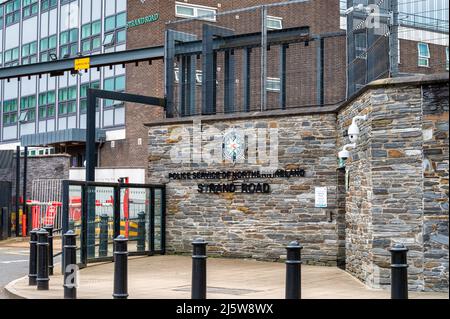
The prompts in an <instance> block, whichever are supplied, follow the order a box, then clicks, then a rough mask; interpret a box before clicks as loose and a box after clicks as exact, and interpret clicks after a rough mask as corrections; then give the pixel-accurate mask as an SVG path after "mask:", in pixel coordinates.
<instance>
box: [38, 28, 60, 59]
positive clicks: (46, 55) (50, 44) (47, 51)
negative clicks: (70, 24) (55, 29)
mask: <svg viewBox="0 0 450 319" xmlns="http://www.w3.org/2000/svg"><path fill="white" fill-rule="evenodd" d="M52 57H53V58H52ZM54 59H56V34H55V35H52V36H50V37H47V38H43V39H42V40H41V62H47V61H50V60H54Z"/></svg>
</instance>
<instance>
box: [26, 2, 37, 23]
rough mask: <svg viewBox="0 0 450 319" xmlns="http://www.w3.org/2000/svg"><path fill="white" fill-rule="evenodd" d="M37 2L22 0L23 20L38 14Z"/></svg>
mask: <svg viewBox="0 0 450 319" xmlns="http://www.w3.org/2000/svg"><path fill="white" fill-rule="evenodd" d="M38 6H39V4H38V0H23V8H22V12H23V18H24V19H26V18H28V17H31V16H33V15H36V14H37V13H38V8H39V7H38Z"/></svg>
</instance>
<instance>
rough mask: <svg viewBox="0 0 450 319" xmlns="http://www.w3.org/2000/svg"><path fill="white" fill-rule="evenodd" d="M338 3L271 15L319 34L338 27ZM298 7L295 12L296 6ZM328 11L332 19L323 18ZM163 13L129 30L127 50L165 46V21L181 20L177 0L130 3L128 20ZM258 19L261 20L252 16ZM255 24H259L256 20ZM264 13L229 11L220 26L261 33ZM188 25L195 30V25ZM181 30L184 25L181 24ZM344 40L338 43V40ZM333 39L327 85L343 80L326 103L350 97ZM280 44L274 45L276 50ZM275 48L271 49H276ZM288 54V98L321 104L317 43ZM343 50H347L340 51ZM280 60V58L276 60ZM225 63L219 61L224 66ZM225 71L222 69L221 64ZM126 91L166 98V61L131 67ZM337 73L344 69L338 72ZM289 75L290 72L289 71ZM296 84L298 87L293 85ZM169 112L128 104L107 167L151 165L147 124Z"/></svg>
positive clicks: (271, 97)
mask: <svg viewBox="0 0 450 319" xmlns="http://www.w3.org/2000/svg"><path fill="white" fill-rule="evenodd" d="M186 2H187V3H193V4H198V5H206V6H211V7H216V8H217V10H218V12H219V13H220V12H224V11H229V10H232V9H236V8H243V7H251V6H255V5H260V4H262V3H274V2H278V1H274V0H273V1H261V0H245V1H237V0H232V1H224V2H217V1H211V0H196V1H186ZM338 6H339V4H338V1H333V2H331V3H330V1H325V0H320V1H309V2H306V3H304V4H298V5H290V6H285V7H281V8H273V9H270V10H269V15H274V16H282V17H283V24H284V26H285V27H289V26H309V27H310V28H311V33H314V34H320V33H324V32H331V31H337V30H339V10H338ZM293 8H295V10H293ZM299 12H307V13H308V14H299ZM324 12H327V14H326V16H327V18H326V19H324V18H319V17H322V16H323V15H324ZM154 13H159V15H160V18H159V20H158V21H156V22H153V23H150V24H145V25H141V26H138V27H134V28H129V29H128V30H127V49H135V48H140V47H145V46H155V45H163V44H164V31H165V30H166V24H165V23H166V22H168V21H173V20H176V19H179V18H176V17H175V2H173V1H159V0H155V1H146V2H145V3H144V4H142V3H141V2H140V1H128V20H129V21H131V20H133V19H137V18H141V17H145V16H147V15H150V14H154ZM252 19H256V20H254V21H253V20H252ZM255 22H256V23H255ZM259 22H260V18H259V15H258V14H257V16H255V17H252V18H249V19H248V20H246V16H245V14H241V17H240V20H238V23H236V19H235V15H229V16H226V17H221V18H219V19H218V24H220V25H224V26H229V27H231V26H233V28H234V29H235V30H236V32H238V33H242V32H252V31H253V32H254V31H255V30H257V31H259V30H260V27H259V24H260V23H259ZM171 27H173V28H175V27H174V26H171ZM186 27H187V28H189V29H191V28H194V27H193V26H192V23H190V24H189V25H188V26H186ZM180 28H182V27H180ZM336 41H337V42H339V43H337V42H336ZM332 42H333V41H330V42H329V43H328V41H327V51H329V53H327V56H326V65H330V66H331V65H333V66H334V69H333V70H330V72H328V73H327V74H326V79H325V81H326V84H327V83H330V81H336V78H341V80H339V81H337V83H339V85H333V86H328V85H326V88H327V89H326V93H325V99H326V103H336V102H339V101H341V100H342V96H345V87H344V86H345V68H343V65H344V64H345V57H344V56H342V55H337V56H336V55H333V56H331V52H334V50H332V48H333V47H334V46H335V45H336V44H339V45H344V44H345V41H344V40H343V39H342V40H334V43H332ZM275 49H276V48H274V51H276V50H275ZM256 51H257V50H255V55H254V59H253V62H252V63H253V64H254V65H252V70H255V71H254V72H253V74H252V79H255V80H254V81H252V83H253V84H252V92H255V93H254V94H253V96H252V101H253V103H255V107H258V105H259V99H260V93H258V92H259V91H260V89H258V86H259V82H260V81H259V80H258V76H259V71H258V68H259V56H258V53H257V52H256ZM274 51H272V52H274ZM289 52H290V53H288V59H289V61H288V84H289V85H288V87H287V96H288V99H289V96H291V100H288V104H289V105H292V106H300V105H314V104H317V100H316V97H317V91H316V89H315V86H316V81H315V80H311V74H314V72H315V68H316V62H315V61H316V60H315V59H316V51H315V49H314V44H311V47H309V48H304V47H303V44H302V45H294V46H293V47H292V48H291V49H289ZM340 52H344V53H345V50H340ZM278 60H279V58H278V54H277V53H276V52H275V53H272V54H271V53H270V51H269V62H270V61H272V62H273V63H272V64H275V63H278ZM274 61H275V62H274ZM237 65H238V67H237V70H236V77H237V79H240V78H241V77H240V75H241V73H242V72H241V63H240V60H238V61H237ZM218 66H219V67H220V62H219V65H218ZM197 69H201V60H199V61H198V66H197ZM222 69H223V68H222ZM126 70H127V71H126V76H127V88H126V90H127V92H130V93H136V94H144V95H149V96H156V97H164V66H163V62H162V61H155V62H153V64H152V65H148V64H147V63H141V64H139V66H138V67H136V66H135V65H127V69H126ZM335 71H337V72H339V74H338V75H336V74H335ZM220 73H221V72H220V71H219V73H218V79H219V81H221V80H222V75H221V74H220ZM272 73H273V74H269V76H275V77H278V72H276V71H274V72H272ZM289 73H290V74H289ZM298 83H301V86H300V87H301V89H302V92H301V94H299V92H298V87H299V86H298V85H297V84H298ZM294 86H295V87H294ZM240 89H241V88H240V85H239V84H237V85H236V97H237V101H236V106H237V108H239V107H240V106H241V104H242V103H240V101H241V100H240V98H241V96H242V95H241V91H240ZM197 91H198V92H197V93H198V94H197V95H198V97H197V109H199V110H200V105H201V102H200V101H201V98H200V96H201V95H200V89H198V90H197ZM221 94H222V92H221V91H220V90H219V91H218V110H220V109H221V108H222V109H223V106H221V102H220V101H221V100H222V98H221ZM278 96H279V94H278V93H268V101H269V104H268V108H269V109H272V108H277V107H278V105H279V103H278ZM163 116H164V113H163V110H162V109H161V108H159V107H156V106H142V105H137V104H133V103H127V104H126V139H125V140H121V141H115V147H114V148H112V147H111V143H110V142H107V143H106V144H105V145H104V146H103V147H102V151H101V152H102V155H101V157H102V165H104V166H144V165H145V163H146V155H147V154H146V147H145V145H147V141H146V140H147V134H146V130H145V129H144V127H143V125H142V124H143V123H145V122H148V121H150V120H153V119H156V118H162V117H163ZM138 139H142V145H138Z"/></svg>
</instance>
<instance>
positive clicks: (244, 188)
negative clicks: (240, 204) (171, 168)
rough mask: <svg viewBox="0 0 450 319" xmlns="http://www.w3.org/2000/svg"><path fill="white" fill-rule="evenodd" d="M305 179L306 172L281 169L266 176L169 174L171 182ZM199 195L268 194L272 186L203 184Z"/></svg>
mask: <svg viewBox="0 0 450 319" xmlns="http://www.w3.org/2000/svg"><path fill="white" fill-rule="evenodd" d="M291 177H305V170H303V169H296V170H283V169H279V170H277V171H275V172H273V173H269V174H264V173H261V172H260V171H214V172H181V173H169V179H170V180H195V179H201V180H213V179H226V180H231V181H236V180H248V179H269V178H291ZM197 191H198V192H199V193H202V194H204V193H214V194H219V193H246V194H257V193H262V194H268V193H270V185H269V184H268V183H248V182H243V183H235V182H232V183H225V184H224V183H201V184H198V185H197Z"/></svg>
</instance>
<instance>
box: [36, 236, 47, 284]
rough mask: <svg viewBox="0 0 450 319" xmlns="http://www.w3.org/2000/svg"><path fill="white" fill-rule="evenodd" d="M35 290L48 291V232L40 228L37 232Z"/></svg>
mask: <svg viewBox="0 0 450 319" xmlns="http://www.w3.org/2000/svg"><path fill="white" fill-rule="evenodd" d="M37 237H38V242H37V253H38V254H37V255H38V258H37V260H38V262H37V279H36V281H37V289H38V290H48V282H49V280H50V279H49V278H48V232H47V231H46V230H45V229H44V228H41V229H40V230H38V232H37Z"/></svg>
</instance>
